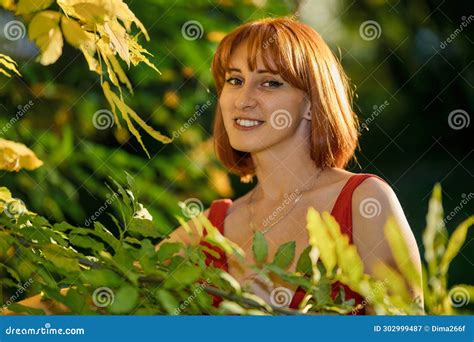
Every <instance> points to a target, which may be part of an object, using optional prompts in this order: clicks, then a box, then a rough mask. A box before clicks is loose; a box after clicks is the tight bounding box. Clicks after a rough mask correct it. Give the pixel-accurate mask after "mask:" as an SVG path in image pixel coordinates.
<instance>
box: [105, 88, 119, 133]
mask: <svg viewBox="0 0 474 342" xmlns="http://www.w3.org/2000/svg"><path fill="white" fill-rule="evenodd" d="M101 85H102V91H103V92H104V95H105V98H106V99H107V102H108V103H109V105H110V108H111V109H112V113H113V114H114V119H115V123H116V124H117V126H118V128H122V126H121V124H120V120H119V119H118V116H117V111H116V108H117V107H116V106H115V102H114V97H113V95H114V93H113V92H112V90H110V86H109V82H107V81H104V82H103V83H102V84H101Z"/></svg>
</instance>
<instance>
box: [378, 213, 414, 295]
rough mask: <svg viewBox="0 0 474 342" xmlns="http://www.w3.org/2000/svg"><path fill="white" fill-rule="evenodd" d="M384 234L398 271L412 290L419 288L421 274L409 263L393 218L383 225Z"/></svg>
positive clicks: (405, 247)
mask: <svg viewBox="0 0 474 342" xmlns="http://www.w3.org/2000/svg"><path fill="white" fill-rule="evenodd" d="M384 232H385V237H386V238H387V241H388V244H389V246H390V250H391V251H392V255H393V258H394V259H395V262H396V264H397V267H398V269H399V270H400V271H401V272H402V274H403V276H404V277H405V278H406V279H407V280H408V283H409V284H410V286H411V287H412V288H413V289H417V288H419V287H420V285H421V274H420V273H419V272H418V269H417V268H416V267H415V265H414V263H413V262H412V261H411V258H410V252H409V250H408V246H407V243H406V241H405V239H404V237H403V235H402V233H401V230H400V227H399V226H398V224H397V222H396V221H395V219H394V218H393V216H392V217H389V219H388V220H387V223H385V226H384Z"/></svg>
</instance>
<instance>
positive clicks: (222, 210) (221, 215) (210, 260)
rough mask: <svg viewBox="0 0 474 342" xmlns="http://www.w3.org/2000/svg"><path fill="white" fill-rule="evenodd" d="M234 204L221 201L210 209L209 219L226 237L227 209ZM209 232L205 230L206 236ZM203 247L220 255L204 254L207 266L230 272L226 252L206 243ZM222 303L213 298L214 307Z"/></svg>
mask: <svg viewBox="0 0 474 342" xmlns="http://www.w3.org/2000/svg"><path fill="white" fill-rule="evenodd" d="M231 204H232V200H230V199H219V200H215V201H213V202H212V203H211V207H210V209H209V215H208V219H209V221H210V222H211V223H212V225H213V226H214V227H216V228H217V229H218V230H219V232H220V233H221V234H222V235H224V221H225V217H226V213H227V209H229V207H230V205H231ZM206 234H207V231H206V229H204V236H206ZM201 245H202V246H206V247H207V248H209V249H212V250H213V251H215V252H216V253H218V254H219V257H218V258H216V257H215V256H214V255H212V254H210V253H208V252H204V254H205V255H206V266H209V265H211V264H212V265H213V266H214V267H216V268H220V269H221V270H224V271H226V272H229V267H228V264H227V256H226V255H225V252H224V251H223V250H222V249H221V248H219V247H217V246H214V245H212V244H210V243H208V242H206V241H201ZM220 302H222V298H221V297H218V296H214V295H213V296H212V305H213V306H214V307H216V308H217V307H218V306H219V304H220Z"/></svg>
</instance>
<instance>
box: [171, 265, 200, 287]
mask: <svg viewBox="0 0 474 342" xmlns="http://www.w3.org/2000/svg"><path fill="white" fill-rule="evenodd" d="M201 272H202V270H201V269H200V268H198V267H196V266H190V265H185V264H181V265H180V266H178V267H177V268H176V269H175V270H174V271H173V272H170V277H169V278H168V279H166V281H165V282H164V284H163V287H164V288H165V289H181V288H183V287H185V286H187V285H190V284H193V283H195V282H196V281H198V279H199V277H200V276H201Z"/></svg>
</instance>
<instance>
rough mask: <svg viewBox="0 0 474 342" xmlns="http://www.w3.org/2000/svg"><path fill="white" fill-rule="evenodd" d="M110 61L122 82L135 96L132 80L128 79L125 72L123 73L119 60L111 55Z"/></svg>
mask: <svg viewBox="0 0 474 342" xmlns="http://www.w3.org/2000/svg"><path fill="white" fill-rule="evenodd" d="M109 60H110V64H112V67H113V69H114V71H115V73H116V74H117V76H118V78H119V80H120V82H122V83H123V84H125V85H126V86H127V89H128V90H129V91H130V93H132V94H133V88H132V84H131V83H130V80H129V79H128V77H127V75H126V74H125V71H123V69H122V67H121V66H120V63H119V61H118V60H117V58H115V56H114V55H110V56H109Z"/></svg>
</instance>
